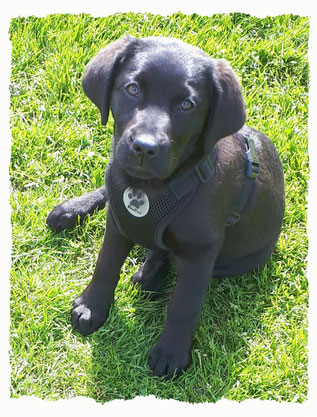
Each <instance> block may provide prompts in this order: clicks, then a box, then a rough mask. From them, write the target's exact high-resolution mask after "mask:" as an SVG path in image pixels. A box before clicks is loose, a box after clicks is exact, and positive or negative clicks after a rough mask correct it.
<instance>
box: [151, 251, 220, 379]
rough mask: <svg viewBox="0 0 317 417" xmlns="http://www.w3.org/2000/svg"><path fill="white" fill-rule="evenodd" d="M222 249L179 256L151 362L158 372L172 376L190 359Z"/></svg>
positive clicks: (154, 370) (153, 368)
mask: <svg viewBox="0 0 317 417" xmlns="http://www.w3.org/2000/svg"><path fill="white" fill-rule="evenodd" d="M218 253H219V250H218V249H217V250H215V248H213V249H210V250H202V252H200V253H198V252H196V253H195V252H191V253H190V254H188V255H187V256H181V257H179V256H178V257H177V258H176V263H177V267H178V272H179V277H178V281H177V285H176V289H175V292H174V294H173V296H172V299H171V301H170V304H169V307H168V313H167V320H166V325H165V328H164V330H163V332H162V334H161V336H160V337H159V340H158V342H157V344H156V345H155V346H154V348H153V349H152V351H151V353H150V357H149V364H150V367H151V369H152V371H153V372H154V374H155V375H157V376H163V375H166V377H167V378H171V377H172V376H173V375H174V373H175V374H179V373H181V372H182V371H183V370H185V368H186V367H187V366H188V365H189V363H190V350H191V344H192V338H193V334H194V331H195V328H196V326H197V324H198V321H199V318H200V313H201V309H202V306H203V303H204V299H205V294H206V291H207V288H208V285H209V282H210V279H211V275H212V269H213V266H214V262H215V259H216V256H217V254H218Z"/></svg>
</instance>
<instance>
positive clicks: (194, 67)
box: [47, 36, 284, 378]
mask: <svg viewBox="0 0 317 417" xmlns="http://www.w3.org/2000/svg"><path fill="white" fill-rule="evenodd" d="M83 89H84V91H85V93H86V94H87V96H88V97H89V98H90V99H91V100H92V101H93V102H94V103H95V104H96V106H97V107H98V108H99V110H100V113H101V118H102V123H104V124H105V123H106V122H107V119H108V112H109V108H111V111H112V114H113V117H114V122H115V126H114V137H113V151H112V163H113V166H114V169H115V172H116V175H118V177H119V178H120V181H122V182H124V183H125V184H126V185H127V186H134V187H136V188H142V189H143V190H144V191H145V192H146V190H147V189H149V188H151V189H153V187H157V188H159V187H161V186H162V184H165V183H166V181H168V179H169V178H170V177H171V176H173V175H174V174H175V173H176V172H181V171H184V170H186V169H188V167H191V166H193V165H194V164H196V163H197V161H199V160H200V159H201V158H202V157H203V156H204V155H206V154H209V153H210V152H211V150H212V148H213V147H214V146H217V147H218V156H217V160H216V163H215V174H214V175H213V177H212V178H211V180H209V181H208V182H207V183H206V184H204V185H202V186H201V187H200V188H199V190H198V192H197V194H196V196H195V198H194V199H193V200H192V201H191V202H190V203H189V205H188V206H187V207H186V208H185V209H184V210H183V211H182V213H181V214H180V215H179V216H177V218H176V219H174V220H173V221H172V223H171V224H170V225H169V226H168V228H167V229H166V232H165V234H164V242H165V243H166V245H167V246H168V248H169V253H165V252H153V251H150V252H149V254H148V257H147V259H146V261H145V263H144V265H143V266H142V267H141V269H140V270H139V271H138V272H137V273H136V274H135V275H134V277H133V279H132V281H133V283H138V284H140V285H141V286H142V287H143V288H144V289H146V290H150V291H160V290H161V288H162V282H163V281H162V280H163V279H164V276H165V275H166V274H167V271H168V265H169V256H171V257H172V258H173V260H174V261H175V263H176V267H177V270H178V281H177V286H176V289H175V292H174V294H173V296H172V299H171V301H170V303H169V307H168V316H167V321H166V325H165V328H164V330H163V332H162V334H161V336H160V338H159V340H158V342H157V344H156V346H155V347H154V348H153V349H152V351H151V354H150V359H149V363H150V367H151V369H152V370H153V372H154V374H155V375H158V376H163V375H165V376H166V377H168V378H170V377H171V376H173V374H174V373H180V372H182V371H183V370H184V369H185V368H186V367H187V366H188V364H189V362H190V349H191V343H192V337H193V334H194V331H195V328H196V325H197V323H198V321H199V317H200V312H201V308H202V305H203V302H204V298H205V294H206V291H207V288H208V284H209V282H210V279H211V277H212V276H233V275H238V274H243V273H245V272H247V271H250V270H252V269H253V268H256V267H257V266H259V265H261V264H263V263H264V262H266V261H267V259H268V258H269V256H270V255H271V253H272V251H273V249H274V247H275V244H276V241H277V239H278V236H279V233H280V229H281V224H282V218H283V213H284V180H283V171H282V166H281V163H280V160H279V157H278V155H277V152H276V150H275V148H274V146H273V145H272V143H271V142H270V141H269V139H268V138H267V137H266V136H265V135H264V134H263V133H261V132H258V131H256V130H254V129H250V128H248V127H247V126H245V125H244V123H245V105H244V101H243V97H242V92H241V88H240V85H239V82H238V79H237V77H236V76H235V74H234V72H233V71H232V69H231V67H230V65H229V64H228V63H227V62H226V61H225V60H213V59H211V58H210V57H208V56H207V55H206V54H205V53H203V52H202V51H201V50H200V49H198V48H196V47H193V46H190V45H187V44H185V43H183V42H181V41H179V40H176V39H168V38H154V37H153V38H145V39H135V38H132V37H130V36H127V37H124V38H121V39H119V40H118V41H116V42H113V43H111V44H109V45H108V46H106V48H104V49H103V50H102V51H100V52H99V53H98V54H97V56H96V57H95V58H94V59H93V60H92V61H91V62H90V63H89V64H88V66H87V68H86V72H85V75H84V77H83ZM251 132H252V134H253V135H255V137H256V141H255V144H256V148H257V151H258V154H259V160H260V175H259V177H258V178H257V179H256V180H255V182H254V187H253V190H252V193H251V195H250V198H249V200H248V203H247V205H246V207H245V209H244V210H243V213H242V217H241V219H240V221H239V222H238V223H237V224H236V225H234V226H233V227H226V226H225V220H226V218H227V217H228V215H229V214H230V212H231V210H232V209H233V208H234V206H235V202H236V201H237V200H238V199H239V197H240V195H241V193H242V190H243V187H244V183H245V149H244V144H243V140H242V139H243V136H244V135H245V134H246V133H251ZM220 139H221V140H220ZM106 194H107V193H106V190H105V189H104V188H101V189H99V190H96V191H95V192H93V193H91V194H88V195H86V196H82V197H78V198H77V199H72V200H69V201H67V202H65V203H62V204H60V205H59V206H57V207H55V208H54V210H53V211H52V212H51V213H50V215H49V216H48V218H47V223H48V225H49V226H50V227H51V228H52V229H55V230H60V229H68V228H71V227H72V226H73V225H74V224H75V222H76V221H77V218H78V216H79V217H80V218H84V217H85V215H86V214H87V213H91V212H92V211H94V210H95V209H96V208H103V207H104V205H105V202H106V200H107V195H106ZM133 244H134V242H132V241H130V240H128V239H127V238H126V237H125V236H123V235H121V234H120V232H119V231H118V229H117V227H116V224H115V222H114V220H113V216H112V213H111V209H110V208H109V211H108V216H107V227H106V233H105V238H104V242H103V244H102V247H101V250H100V253H99V257H98V260H97V265H96V268H95V272H94V275H93V278H92V280H91V282H90V284H89V285H88V287H87V288H86V289H85V290H84V292H83V293H82V294H81V295H80V296H79V297H78V298H77V299H76V300H75V302H74V308H73V311H72V324H73V326H74V327H75V328H76V329H78V330H79V331H80V332H81V333H82V334H84V335H85V334H89V333H92V332H93V331H95V330H96V329H98V328H99V327H100V326H101V325H102V324H103V323H104V322H105V320H106V318H107V315H108V311H109V308H110V305H111V303H112V302H113V294H114V290H115V287H116V284H117V282H118V279H119V273H120V268H121V266H122V264H123V263H124V260H125V258H126V257H127V255H128V253H129V251H130V250H131V248H132V246H133Z"/></svg>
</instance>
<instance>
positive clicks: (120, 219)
mask: <svg viewBox="0 0 317 417" xmlns="http://www.w3.org/2000/svg"><path fill="white" fill-rule="evenodd" d="M106 183H107V189H108V193H109V203H110V207H111V211H112V214H113V216H114V219H115V221H116V224H117V227H118V228H119V230H120V231H121V233H123V234H124V235H125V236H127V237H128V238H130V239H131V240H132V241H133V242H135V243H138V244H140V245H142V246H144V247H146V248H148V249H153V250H162V249H165V250H167V249H168V247H167V246H166V245H165V243H164V242H163V234H164V231H165V229H166V227H167V226H168V225H169V223H170V222H171V221H172V220H173V219H174V218H175V216H177V215H178V214H179V213H180V212H181V211H182V210H183V209H184V207H185V206H186V205H187V204H188V203H189V202H190V200H191V199H192V197H193V196H194V194H195V192H196V189H197V186H196V185H195V184H191V182H190V178H189V183H188V184H187V185H188V187H186V189H184V190H180V189H177V183H169V184H167V185H166V186H165V187H163V188H160V189H159V190H155V189H151V190H146V192H145V191H144V190H142V189H141V188H135V187H132V186H129V184H125V183H124V182H122V181H120V180H118V177H117V176H116V175H115V173H114V168H113V167H112V166H111V165H110V166H108V169H107V173H106ZM197 185H198V184H197Z"/></svg>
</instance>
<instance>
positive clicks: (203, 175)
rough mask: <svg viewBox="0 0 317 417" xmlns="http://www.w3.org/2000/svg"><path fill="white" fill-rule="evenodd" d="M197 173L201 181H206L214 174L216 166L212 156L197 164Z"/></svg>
mask: <svg viewBox="0 0 317 417" xmlns="http://www.w3.org/2000/svg"><path fill="white" fill-rule="evenodd" d="M195 170H196V173H197V175H198V177H199V179H200V182H201V183H203V184H204V183H205V182H207V181H208V180H209V178H210V177H211V176H212V175H213V174H214V172H215V167H214V164H213V163H212V160H211V158H210V156H208V157H207V158H206V159H204V160H203V161H202V162H200V163H199V164H197V165H196V166H195Z"/></svg>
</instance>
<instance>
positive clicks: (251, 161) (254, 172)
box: [245, 136, 260, 178]
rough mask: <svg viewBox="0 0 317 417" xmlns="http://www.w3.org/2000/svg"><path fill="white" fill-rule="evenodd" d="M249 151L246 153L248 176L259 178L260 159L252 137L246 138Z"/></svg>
mask: <svg viewBox="0 0 317 417" xmlns="http://www.w3.org/2000/svg"><path fill="white" fill-rule="evenodd" d="M245 140H246V145H247V147H248V150H247V151H246V157H247V166H246V176H247V177H248V178H257V177H258V176H259V173H260V169H259V165H260V164H259V157H258V153H257V151H256V149H255V144H254V138H253V137H252V136H247V137H245Z"/></svg>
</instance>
